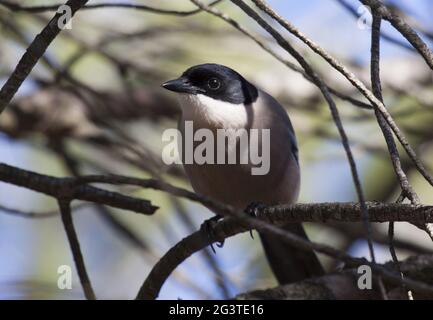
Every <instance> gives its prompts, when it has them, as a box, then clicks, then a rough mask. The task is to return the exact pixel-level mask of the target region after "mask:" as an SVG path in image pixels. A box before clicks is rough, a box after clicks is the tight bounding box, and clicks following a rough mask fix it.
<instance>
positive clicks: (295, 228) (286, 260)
mask: <svg viewBox="0 0 433 320" xmlns="http://www.w3.org/2000/svg"><path fill="white" fill-rule="evenodd" d="M282 228H283V229H284V230H286V231H289V232H291V233H294V234H295V235H297V236H299V237H302V238H304V239H307V240H308V237H307V234H306V233H305V230H304V227H303V226H302V224H300V223H290V224H287V225H284V226H283V227H282ZM260 239H261V240H262V244H263V249H264V251H265V254H266V257H267V258H268V262H269V265H270V267H271V269H272V271H273V273H274V275H275V277H276V278H277V280H278V283H279V284H288V283H292V282H297V281H301V280H304V279H306V278H311V277H317V276H321V275H323V274H324V273H325V272H324V270H323V267H322V265H321V264H320V262H319V259H318V258H317V256H316V254H315V253H314V252H313V251H306V250H301V249H298V248H295V247H293V246H291V245H290V244H287V242H285V241H284V240H281V238H280V237H278V236H276V235H272V234H260Z"/></svg>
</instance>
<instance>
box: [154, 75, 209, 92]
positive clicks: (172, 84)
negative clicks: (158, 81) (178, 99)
mask: <svg viewBox="0 0 433 320" xmlns="http://www.w3.org/2000/svg"><path fill="white" fill-rule="evenodd" d="M162 87H163V88H164V89H167V90H170V91H174V92H180V93H192V94H197V93H200V92H204V90H203V89H201V88H199V87H196V86H194V85H192V84H191V83H190V82H189V80H188V79H187V78H185V77H180V78H178V79H174V80H169V81H167V82H165V83H163V84H162Z"/></svg>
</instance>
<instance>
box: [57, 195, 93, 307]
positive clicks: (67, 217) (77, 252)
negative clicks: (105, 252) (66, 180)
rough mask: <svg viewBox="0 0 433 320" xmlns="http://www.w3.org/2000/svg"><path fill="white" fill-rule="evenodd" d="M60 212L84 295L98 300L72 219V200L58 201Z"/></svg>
mask: <svg viewBox="0 0 433 320" xmlns="http://www.w3.org/2000/svg"><path fill="white" fill-rule="evenodd" d="M58 203H59V208H60V213H61V216H62V222H63V226H64V228H65V231H66V235H67V237H68V241H69V246H70V247H71V252H72V256H73V257H74V262H75V267H76V268H77V273H78V277H79V278H80V282H81V286H82V287H83V291H84V295H85V297H86V299H87V300H96V296H95V293H94V292H93V289H92V284H91V282H90V278H89V276H88V274H87V270H86V266H85V264H84V258H83V254H82V253H81V249H80V242H79V241H78V237H77V233H76V231H75V228H74V223H73V221H72V215H71V206H70V204H71V203H70V200H68V199H61V200H59V201H58Z"/></svg>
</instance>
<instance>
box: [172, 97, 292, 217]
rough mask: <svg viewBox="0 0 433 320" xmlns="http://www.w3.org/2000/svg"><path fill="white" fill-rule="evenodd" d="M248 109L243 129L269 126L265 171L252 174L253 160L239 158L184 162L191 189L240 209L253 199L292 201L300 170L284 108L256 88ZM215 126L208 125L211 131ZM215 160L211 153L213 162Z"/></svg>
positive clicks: (182, 123) (272, 201)
mask: <svg viewBox="0 0 433 320" xmlns="http://www.w3.org/2000/svg"><path fill="white" fill-rule="evenodd" d="M249 110H250V112H249V115H248V125H247V126H246V128H245V129H247V131H248V132H250V131H249V129H269V132H270V170H269V172H268V174H266V175H252V174H251V168H252V166H253V164H252V163H247V164H240V163H239V160H240V159H237V160H238V162H237V163H236V164H201V165H198V164H195V163H194V164H184V168H185V171H186V174H187V175H188V177H189V179H190V182H191V185H192V187H193V189H194V190H195V191H196V192H198V193H201V194H205V195H207V196H210V197H212V198H214V199H216V200H219V201H222V202H224V203H226V204H230V205H232V206H234V207H236V208H238V209H240V210H241V209H244V208H245V207H246V206H247V205H248V204H250V203H251V202H253V201H260V202H263V203H265V204H277V203H290V202H294V201H296V199H297V196H298V192H299V182H300V173H299V166H298V161H297V147H296V138H295V135H294V131H293V128H292V125H291V123H290V120H289V118H288V116H287V113H286V111H285V110H284V109H283V108H282V107H281V105H280V104H279V103H278V102H277V101H276V100H275V99H273V98H272V97H271V96H270V95H268V94H266V93H264V92H260V94H259V98H258V99H257V101H256V102H255V103H254V104H253V105H252V106H250V108H249ZM184 123H185V119H183V118H182V119H181V120H180V122H179V129H180V131H181V132H182V133H184ZM201 127H206V125H203V124H202V125H201V126H197V127H196V126H195V127H194V130H198V129H200V128H201ZM210 127H211V126H209V127H208V128H210ZM217 129H218V128H212V130H213V132H214V133H216V130H217ZM182 135H183V136H185V135H184V134H182ZM184 138H185V137H184ZM238 141H239V140H238ZM259 141H260V139H259ZM184 143H185V141H184ZM197 144H199V143H195V146H196V145H197ZM237 148H239V145H237ZM226 152H227V150H226ZM216 160H217V159H216V154H215V163H216Z"/></svg>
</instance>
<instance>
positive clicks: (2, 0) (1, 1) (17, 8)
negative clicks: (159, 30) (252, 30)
mask: <svg viewBox="0 0 433 320" xmlns="http://www.w3.org/2000/svg"><path fill="white" fill-rule="evenodd" d="M221 1H222V0H215V1H213V2H212V3H210V4H209V6H214V5H216V4H217V3H219V2H221ZM0 5H2V6H4V7H5V8H7V9H9V10H11V11H14V12H31V13H38V12H47V11H56V10H57V9H58V8H59V7H60V6H61V5H63V3H57V4H52V5H45V6H44V5H41V6H22V5H19V4H17V3H15V2H11V1H7V0H0ZM101 8H118V9H133V10H139V11H146V12H149V13H155V14H162V15H174V16H180V17H187V16H191V15H194V14H196V13H199V12H200V11H201V9H195V10H190V11H179V10H165V9H159V8H155V7H151V6H146V5H143V4H131V3H97V4H90V5H87V6H84V7H83V8H82V9H83V10H92V9H101Z"/></svg>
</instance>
